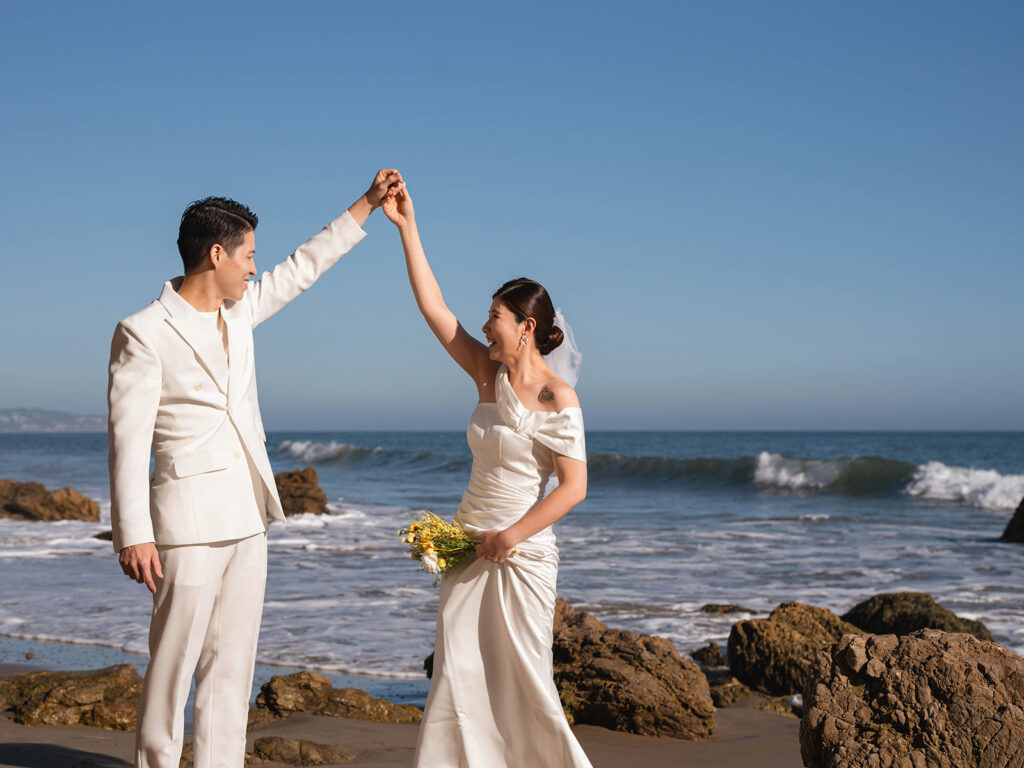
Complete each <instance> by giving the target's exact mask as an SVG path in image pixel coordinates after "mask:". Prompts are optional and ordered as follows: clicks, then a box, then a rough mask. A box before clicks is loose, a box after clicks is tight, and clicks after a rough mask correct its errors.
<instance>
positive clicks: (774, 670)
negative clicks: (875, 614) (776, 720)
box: [728, 603, 860, 696]
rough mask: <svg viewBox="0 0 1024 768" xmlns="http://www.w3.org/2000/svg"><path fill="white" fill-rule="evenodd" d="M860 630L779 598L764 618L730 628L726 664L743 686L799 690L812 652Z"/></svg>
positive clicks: (775, 692)
mask: <svg viewBox="0 0 1024 768" xmlns="http://www.w3.org/2000/svg"><path fill="white" fill-rule="evenodd" d="M859 631H860V630H859V629H858V628H857V627H855V626H853V625H851V624H848V623H847V622H845V621H843V620H842V619H840V618H839V617H838V616H836V615H835V614H834V613H832V612H831V611H829V610H827V609H825V608H818V607H816V606H813V605H804V604H803V603H782V604H781V605H779V606H778V607H777V608H776V609H775V610H774V611H772V612H771V614H770V615H769V616H768V618H767V619H748V620H746V621H739V622H737V623H736V624H734V625H733V627H732V631H731V632H730V633H729V647H728V655H729V665H730V667H731V668H732V672H733V674H734V675H735V676H736V677H737V678H739V680H740V681H741V682H743V683H745V684H746V685H748V686H750V687H751V688H753V689H754V690H756V691H760V692H761V693H765V694H768V695H769V696H788V695H791V694H793V693H798V692H799V691H801V690H803V687H804V681H805V680H806V678H807V671H808V669H810V666H811V662H812V661H813V660H814V656H815V654H816V653H817V652H818V650H820V649H821V648H822V647H824V646H826V645H831V644H832V643H834V642H836V641H837V640H839V638H840V637H842V636H843V635H844V634H848V633H857V632H859Z"/></svg>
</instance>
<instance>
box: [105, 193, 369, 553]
mask: <svg viewBox="0 0 1024 768" xmlns="http://www.w3.org/2000/svg"><path fill="white" fill-rule="evenodd" d="M365 236H366V233H365V232H364V231H363V230H362V229H361V228H360V227H359V225H358V224H356V222H355V220H354V219H353V218H352V217H351V216H350V215H349V214H348V212H345V213H343V214H342V215H341V216H339V217H338V218H336V219H335V220H334V221H332V222H331V223H330V224H328V225H327V226H326V227H325V228H324V229H323V230H322V231H321V232H320V233H319V234H317V235H316V236H315V237H313V238H312V239H310V240H308V241H307V242H306V243H304V244H303V245H302V246H300V247H299V248H298V250H296V251H295V253H293V254H292V255H291V256H290V257H288V259H286V260H285V261H283V262H282V263H280V264H278V265H277V266H276V267H275V268H274V270H273V271H272V272H265V273H264V274H263V276H262V277H261V278H260V279H259V280H258V281H255V282H250V283H249V285H248V287H247V288H246V292H245V295H244V296H243V297H242V298H241V299H240V300H239V301H225V302H224V304H223V305H222V307H221V313H222V315H223V317H224V320H225V324H226V326H227V336H228V365H229V369H228V378H227V380H226V381H225V380H220V379H218V378H216V377H215V376H214V375H213V374H212V373H211V371H215V370H217V368H216V366H212V365H210V364H209V363H208V361H210V360H212V359H214V356H215V355H223V354H224V347H223V343H222V341H221V340H220V339H218V338H211V335H210V334H209V331H208V330H207V329H205V328H204V327H203V326H202V325H201V323H200V318H199V316H198V315H197V314H196V313H195V310H194V309H192V307H191V305H189V304H188V303H187V302H186V301H185V300H184V299H183V298H181V296H179V295H178V293H177V291H176V290H175V289H176V288H177V287H178V286H180V285H181V279H182V278H176V279H175V280H171V281H168V282H167V283H165V284H164V288H163V292H162V293H161V294H160V298H158V299H157V300H156V301H154V302H153V303H152V304H150V305H149V306H148V307H146V308H145V309H143V310H141V311H139V312H136V313H135V314H134V315H131V316H129V317H127V318H125V319H124V320H122V321H121V322H120V323H118V325H117V328H116V329H115V331H114V339H113V342H112V344H111V349H110V378H109V386H108V390H107V404H108V406H109V408H110V418H109V421H108V433H109V438H110V455H109V470H110V522H111V526H112V527H113V533H114V550H115V551H120V550H121V549H122V548H124V547H127V546H131V545H133V544H141V543H144V542H149V541H152V542H155V543H156V544H158V545H177V544H200V543H207V542H212V541H225V540H229V539H239V538H243V537H245V536H251V535H252V534H255V533H260V532H261V531H263V530H265V527H266V523H267V520H268V518H278V519H281V520H283V519H284V513H283V511H282V509H281V501H280V499H279V498H278V495H277V487H276V485H275V483H274V474H273V472H272V470H271V468H270V460H269V458H268V457H267V450H266V446H265V441H266V436H265V435H264V432H263V421H262V419H261V418H260V409H259V403H258V399H257V395H256V369H255V366H254V364H253V363H254V360H253V339H252V329H253V328H255V327H256V326H257V325H259V324H260V323H262V322H263V321H264V320H266V319H267V318H268V317H271V316H272V315H273V314H274V313H276V312H277V311H278V310H279V309H281V307H283V306H284V305H285V304H287V303H288V302H289V301H291V300H292V299H294V298H295V297H296V296H298V295H299V294H300V293H302V292H303V291H305V290H306V289H307V288H309V287H310V286H311V285H313V283H315V282H316V280H317V279H318V278H319V277H320V276H321V275H322V274H323V273H324V272H326V271H327V270H328V269H329V268H330V267H331V266H332V265H333V264H334V263H335V262H336V261H337V260H338V259H339V258H341V256H342V255H343V254H344V253H346V252H347V251H348V250H349V249H351V248H352V246H354V245H355V244H356V243H358V242H359V241H360V240H362V239H363V237H365ZM150 449H152V453H153V460H154V461H153V464H154V466H153V474H152V475H150V472H149V469H150Z"/></svg>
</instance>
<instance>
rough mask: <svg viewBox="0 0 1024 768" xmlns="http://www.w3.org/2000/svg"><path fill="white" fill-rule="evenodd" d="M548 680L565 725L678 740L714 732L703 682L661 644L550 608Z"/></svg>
mask: <svg viewBox="0 0 1024 768" xmlns="http://www.w3.org/2000/svg"><path fill="white" fill-rule="evenodd" d="M552 651H553V656H554V677H555V684H556V686H557V687H558V692H559V695H560V696H561V699H562V706H563V708H564V709H565V712H566V715H567V717H568V718H569V719H570V722H573V723H576V724H581V725H583V724H585V725H599V726H602V727H604V728H611V729H614V730H617V731H627V732H629V733H639V734H643V735H648V736H671V737H673V738H677V739H703V738H706V737H707V736H710V735H711V734H712V733H714V731H715V722H714V720H713V719H712V716H713V714H714V711H715V710H714V705H713V704H712V703H711V692H710V690H709V688H708V682H707V679H706V678H705V677H704V675H703V674H702V673H701V671H700V669H699V668H698V667H697V665H696V664H694V663H693V662H692V661H690V660H689V659H686V658H683V657H682V656H680V654H679V652H678V651H677V650H676V649H675V647H674V646H673V645H672V644H671V643H670V642H668V641H667V640H665V639H664V638H661V637H654V636H651V635H641V634H639V633H637V632H628V631H626V630H620V629H609V628H608V627H606V626H605V625H604V624H602V623H601V622H600V621H598V620H597V619H595V618H594V617H593V616H591V615H590V614H588V613H585V612H583V611H576V610H575V609H573V608H572V606H570V605H569V604H568V603H566V602H565V601H564V600H562V599H558V600H557V602H556V603H555V620H554V644H553V647H552Z"/></svg>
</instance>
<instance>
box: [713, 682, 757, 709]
mask: <svg viewBox="0 0 1024 768" xmlns="http://www.w3.org/2000/svg"><path fill="white" fill-rule="evenodd" d="M752 694H753V691H752V690H750V689H749V688H748V687H747V686H745V685H744V684H743V683H741V682H740V681H739V680H737V679H736V678H735V677H728V676H726V677H719V678H717V679H715V680H712V681H711V701H712V702H714V704H715V706H716V707H718V708H719V709H724V708H725V707H728V706H729V705H730V704H735V703H736V702H737V701H739V700H741V699H745V698H747V696H750V695H752Z"/></svg>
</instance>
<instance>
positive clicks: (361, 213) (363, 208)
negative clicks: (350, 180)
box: [348, 168, 402, 226]
mask: <svg viewBox="0 0 1024 768" xmlns="http://www.w3.org/2000/svg"><path fill="white" fill-rule="evenodd" d="M401 184H402V174H400V173H399V172H398V171H396V170H395V169H394V168H383V169H381V170H379V171H377V175H376V176H374V177H373V183H372V184H371V185H370V188H369V189H368V190H366V194H364V195H363V196H362V197H360V198H359V199H358V200H356V201H355V202H354V203H352V205H350V206H349V207H348V212H349V215H350V216H351V217H352V218H353V219H355V220H356V224H358V225H359V226H363V224H365V223H366V220H367V219H368V218H369V217H370V214H371V213H373V209H374V208H377V207H379V206H380V204H381V202H383V200H384V198H385V197H387V196H388V195H394V194H395V193H397V192H398V190H399V188H400V186H401Z"/></svg>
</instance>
